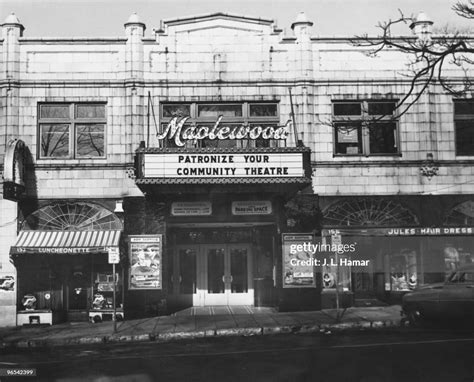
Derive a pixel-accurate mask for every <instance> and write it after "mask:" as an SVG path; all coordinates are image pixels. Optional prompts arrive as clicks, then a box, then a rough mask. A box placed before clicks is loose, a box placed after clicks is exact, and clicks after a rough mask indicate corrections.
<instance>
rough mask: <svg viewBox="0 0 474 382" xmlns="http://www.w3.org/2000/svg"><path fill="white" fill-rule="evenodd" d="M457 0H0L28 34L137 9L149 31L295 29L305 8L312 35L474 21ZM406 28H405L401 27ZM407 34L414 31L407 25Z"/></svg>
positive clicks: (118, 32) (119, 30) (69, 31)
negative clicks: (212, 24) (269, 23)
mask: <svg viewBox="0 0 474 382" xmlns="http://www.w3.org/2000/svg"><path fill="white" fill-rule="evenodd" d="M455 3H456V0H96V1H90V0H0V22H2V23H3V20H5V18H6V17H7V16H8V15H9V14H10V13H12V12H14V13H15V14H16V15H17V17H18V18H19V19H20V22H21V23H22V24H23V26H24V27H25V32H24V36H25V37H70V36H76V37H80V36H84V37H94V36H95V37H106V36H110V37H119V36H123V35H124V28H123V24H124V23H125V22H126V21H127V19H128V17H129V16H130V15H131V14H132V13H133V12H137V14H138V15H139V16H140V18H141V20H142V21H143V22H144V23H145V24H146V26H147V30H146V32H145V35H146V36H147V37H151V36H152V33H153V31H152V29H153V28H159V26H160V20H164V19H174V18H180V17H185V16H193V15H201V14H207V13H215V12H225V13H231V14H236V15H245V16H252V17H259V18H264V19H272V20H276V22H277V25H278V27H280V28H282V29H284V30H287V31H288V32H289V31H290V30H291V23H292V22H293V21H294V20H295V18H296V16H297V15H298V13H299V12H302V11H304V12H305V13H306V15H307V17H308V19H309V20H310V21H312V22H314V26H313V31H312V35H314V36H317V35H324V36H334V35H341V36H354V35H361V34H364V33H368V34H377V28H376V27H375V26H376V25H377V23H378V22H379V21H387V20H389V19H395V18H397V17H398V16H399V9H400V10H402V11H403V13H404V14H405V15H407V16H411V15H416V14H418V12H420V11H424V12H426V13H427V14H428V15H429V16H430V17H431V19H432V20H433V21H434V22H435V26H437V27H443V26H446V25H449V26H451V27H455V28H462V29H464V28H466V27H469V26H472V25H473V24H474V22H472V21H469V20H467V19H463V18H461V17H459V16H457V15H456V14H455V13H454V11H452V10H451V7H452V5H453V4H455ZM399 33H402V32H399ZM406 34H410V31H409V30H408V28H407V31H406Z"/></svg>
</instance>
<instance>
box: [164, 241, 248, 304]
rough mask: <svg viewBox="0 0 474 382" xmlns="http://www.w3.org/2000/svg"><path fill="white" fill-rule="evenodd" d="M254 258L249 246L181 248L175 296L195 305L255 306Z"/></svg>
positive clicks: (178, 248)
mask: <svg viewBox="0 0 474 382" xmlns="http://www.w3.org/2000/svg"><path fill="white" fill-rule="evenodd" d="M251 260H252V258H251V253H250V246H249V245H247V244H231V245H230V244H228V245H226V244H212V245H211V244H209V245H189V246H179V247H176V250H175V264H176V265H175V272H174V277H173V280H175V282H174V284H175V287H174V289H175V293H177V295H178V301H181V302H183V303H184V302H185V301H188V302H191V300H192V304H193V306H212V305H253V297H254V294H253V284H252V273H251V272H252V261H251Z"/></svg>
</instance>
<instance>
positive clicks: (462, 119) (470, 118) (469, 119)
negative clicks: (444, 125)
mask: <svg viewBox="0 0 474 382" xmlns="http://www.w3.org/2000/svg"><path fill="white" fill-rule="evenodd" d="M454 126H455V130H456V155H459V156H462V155H474V101H473V100H460V99H459V100H454Z"/></svg>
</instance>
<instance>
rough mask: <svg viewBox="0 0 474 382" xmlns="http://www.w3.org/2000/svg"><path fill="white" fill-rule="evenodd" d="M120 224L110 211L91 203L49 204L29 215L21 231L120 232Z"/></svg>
mask: <svg viewBox="0 0 474 382" xmlns="http://www.w3.org/2000/svg"><path fill="white" fill-rule="evenodd" d="M122 228H123V227H122V222H121V221H120V219H119V218H118V217H117V216H116V215H115V214H114V213H113V212H111V211H109V210H107V209H105V208H104V207H102V206H99V205H96V204H93V203H67V202H66V203H56V204H50V205H47V206H45V207H42V208H40V209H39V210H37V211H35V212H33V213H32V214H31V215H29V216H28V217H27V218H26V219H25V221H24V222H23V224H22V227H21V229H22V230H41V231H87V230H121V229H122Z"/></svg>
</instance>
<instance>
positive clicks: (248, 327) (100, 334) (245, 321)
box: [0, 305, 401, 349]
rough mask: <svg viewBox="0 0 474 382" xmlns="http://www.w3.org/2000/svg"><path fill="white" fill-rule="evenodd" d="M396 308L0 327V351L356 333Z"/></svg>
mask: <svg viewBox="0 0 474 382" xmlns="http://www.w3.org/2000/svg"><path fill="white" fill-rule="evenodd" d="M400 310H401V308H400V306H399V305H392V306H384V307H358V308H348V309H346V310H339V311H337V310H336V309H328V310H322V311H313V312H275V311H274V310H272V309H269V308H261V309H260V308H252V310H251V311H249V310H247V311H245V310H242V311H239V310H234V311H232V312H230V313H229V312H226V313H222V314H219V312H218V311H217V312H212V314H187V313H186V312H182V313H181V314H179V313H178V314H174V315H170V316H160V317H152V318H145V319H138V320H126V321H122V322H118V323H117V332H116V333H114V325H113V322H111V321H107V322H102V323H96V324H94V323H89V322H70V323H63V324H57V325H53V326H27V327H26V326H23V327H15V328H0V349H1V348H3V349H6V348H39V347H52V346H69V345H87V344H103V343H121V342H170V341H175V340H183V339H194V338H207V337H227V336H234V337H235V336H261V335H268V334H278V333H317V332H325V333H328V332H332V331H345V330H352V331H354V330H355V331H361V330H371V329H381V328H389V327H396V326H400V325H401V316H400Z"/></svg>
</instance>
